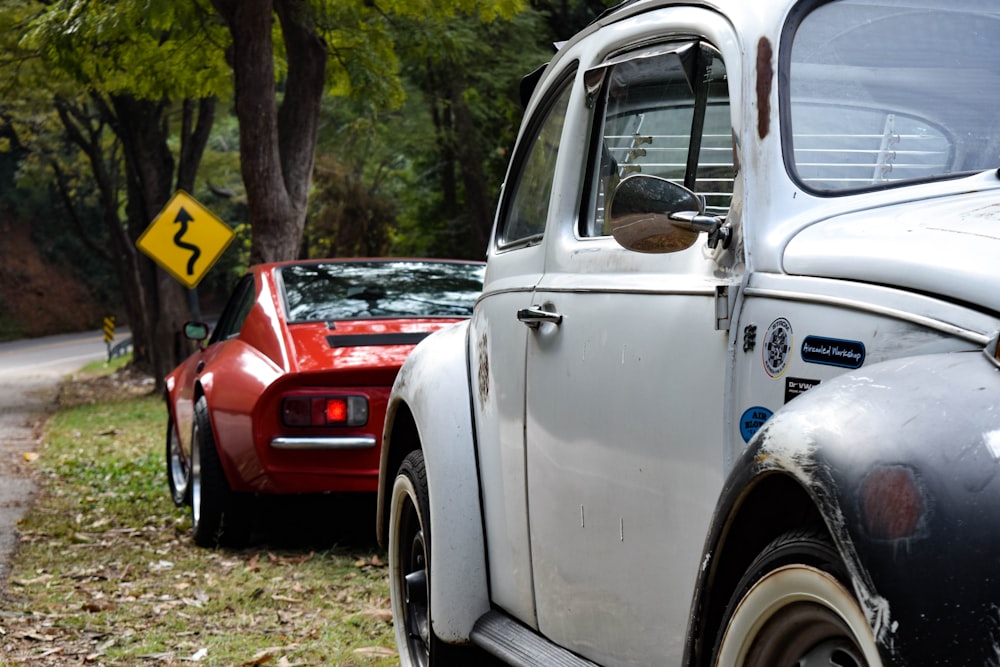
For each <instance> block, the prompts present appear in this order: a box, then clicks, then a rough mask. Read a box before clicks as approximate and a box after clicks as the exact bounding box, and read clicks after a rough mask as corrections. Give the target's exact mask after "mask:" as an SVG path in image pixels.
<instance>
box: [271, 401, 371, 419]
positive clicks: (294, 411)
mask: <svg viewBox="0 0 1000 667" xmlns="http://www.w3.org/2000/svg"><path fill="white" fill-rule="evenodd" d="M281 422H282V423H283V424H284V425H285V426H364V425H365V424H367V423H368V399H367V398H365V397H364V396H286V397H285V398H284V399H283V400H282V402H281Z"/></svg>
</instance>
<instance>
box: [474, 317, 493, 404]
mask: <svg viewBox="0 0 1000 667" xmlns="http://www.w3.org/2000/svg"><path fill="white" fill-rule="evenodd" d="M476 347H477V352H478V356H479V368H478V369H477V373H476V375H477V380H478V385H479V387H478V388H479V406H480V407H484V406H485V405H486V403H487V401H489V398H490V357H489V347H490V346H489V344H488V342H487V339H486V332H485V331H483V335H482V336H480V337H479V341H478V345H477V346H476Z"/></svg>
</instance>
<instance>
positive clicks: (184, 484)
mask: <svg viewBox="0 0 1000 667" xmlns="http://www.w3.org/2000/svg"><path fill="white" fill-rule="evenodd" d="M167 484H168V485H169V486H170V499H171V500H173V501H174V505H176V506H177V507H184V506H185V505H190V504H191V457H190V455H189V454H188V453H187V452H185V451H184V448H183V447H181V440H180V438H179V437H177V427H176V424H175V423H174V418H173V417H168V418H167Z"/></svg>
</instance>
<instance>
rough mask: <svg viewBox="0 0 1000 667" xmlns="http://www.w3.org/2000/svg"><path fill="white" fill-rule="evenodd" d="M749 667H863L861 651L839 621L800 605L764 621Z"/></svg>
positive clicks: (822, 610) (831, 614) (823, 611)
mask: <svg viewBox="0 0 1000 667" xmlns="http://www.w3.org/2000/svg"><path fill="white" fill-rule="evenodd" d="M745 664H746V665H747V666H748V667H749V666H761V667H765V666H773V665H792V666H794V667H831V666H833V667H866V664H867V663H866V662H865V659H864V657H863V655H862V651H861V649H860V648H859V647H858V645H857V642H856V641H855V640H854V637H853V635H852V633H851V631H850V628H848V627H847V625H846V624H845V623H844V621H843V620H841V618H840V617H839V616H838V615H837V614H835V613H834V612H833V611H831V610H830V609H827V608H826V607H822V606H820V605H817V604H812V603H807V602H801V603H796V604H791V605H788V606H786V607H784V608H782V609H781V610H780V611H778V612H777V613H776V614H775V615H774V616H772V617H771V618H769V619H768V621H767V623H765V624H764V626H763V627H762V628H761V629H760V632H759V634H758V635H757V636H756V637H755V638H754V641H753V645H752V646H751V648H750V651H749V653H748V654H747V659H746V663H745Z"/></svg>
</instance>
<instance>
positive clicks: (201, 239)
mask: <svg viewBox="0 0 1000 667" xmlns="http://www.w3.org/2000/svg"><path fill="white" fill-rule="evenodd" d="M235 235H236V234H235V232H234V231H233V230H232V229H231V228H230V227H229V225H227V224H226V223H225V222H223V221H222V220H221V219H220V218H219V217H218V216H217V215H215V214H214V213H212V212H211V211H210V210H209V209H207V208H205V207H204V206H203V205H202V204H201V203H200V202H199V201H198V200H196V199H195V198H194V197H192V196H191V195H189V194H188V193H186V192H184V191H183V190H178V191H177V192H175V193H174V196H173V197H171V198H170V201H168V202H167V204H166V206H164V207H163V209H162V210H161V211H160V212H159V213H158V214H157V216H156V217H155V218H154V219H153V221H152V222H151V223H150V224H149V227H147V228H146V231H144V232H143V233H142V235H141V236H139V238H138V240H137V241H136V242H135V245H136V247H138V248H139V250H141V251H142V252H144V253H146V255H148V256H149V257H150V258H151V259H152V260H153V261H155V262H156V263H157V264H159V265H160V266H161V267H162V268H163V269H164V270H166V271H167V272H168V273H169V274H170V275H172V276H173V277H174V278H176V279H177V280H178V281H179V282H180V283H181V284H182V285H184V286H185V287H187V288H188V289H194V288H195V287H196V286H197V285H198V283H199V282H200V281H201V279H202V278H204V277H205V274H206V273H207V272H208V270H209V269H211V268H212V266H213V265H214V264H215V262H216V260H218V259H219V257H220V256H221V255H222V252H223V251H224V250H225V249H226V247H227V246H228V245H229V243H230V241H232V240H233V237H234V236H235Z"/></svg>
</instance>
